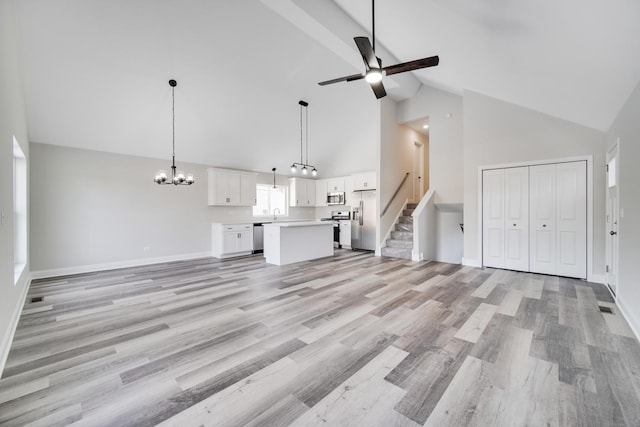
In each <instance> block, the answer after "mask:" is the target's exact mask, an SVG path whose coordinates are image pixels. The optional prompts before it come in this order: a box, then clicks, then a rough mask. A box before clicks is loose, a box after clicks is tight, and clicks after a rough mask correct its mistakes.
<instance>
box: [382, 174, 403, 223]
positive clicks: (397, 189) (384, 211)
mask: <svg viewBox="0 0 640 427" xmlns="http://www.w3.org/2000/svg"><path fill="white" fill-rule="evenodd" d="M407 178H409V172H407V173H406V174H405V175H404V178H402V182H401V183H400V185H398V188H396V191H395V192H394V193H393V196H391V199H390V200H389V201H388V202H387V205H386V206H385V207H384V209H382V213H381V214H380V218H382V217H383V216H384V214H386V213H387V211H388V210H389V206H391V203H393V200H394V199H395V198H396V196H397V195H398V193H399V192H400V190H401V189H402V186H403V185H404V183H405V182H407Z"/></svg>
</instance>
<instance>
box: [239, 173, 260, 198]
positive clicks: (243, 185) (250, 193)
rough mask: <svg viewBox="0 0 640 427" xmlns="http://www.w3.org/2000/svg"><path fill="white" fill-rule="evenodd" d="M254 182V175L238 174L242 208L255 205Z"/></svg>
mask: <svg viewBox="0 0 640 427" xmlns="http://www.w3.org/2000/svg"><path fill="white" fill-rule="evenodd" d="M256 180H257V178H256V175H255V174H252V173H241V174H240V204H241V205H242V206H255V205H256Z"/></svg>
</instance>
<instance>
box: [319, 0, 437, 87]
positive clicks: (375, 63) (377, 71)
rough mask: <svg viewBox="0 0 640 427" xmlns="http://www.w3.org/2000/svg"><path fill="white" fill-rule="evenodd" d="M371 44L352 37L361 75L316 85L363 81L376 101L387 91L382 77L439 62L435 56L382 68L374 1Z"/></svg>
mask: <svg viewBox="0 0 640 427" xmlns="http://www.w3.org/2000/svg"><path fill="white" fill-rule="evenodd" d="M371 22H372V26H371V29H372V31H371V42H370V41H369V38H368V37H354V38H353V40H354V41H355V42H356V46H357V47H358V51H360V55H361V56H362V60H363V61H364V65H365V71H364V73H362V74H352V75H350V76H345V77H338V78H337V79H331V80H326V81H324V82H320V83H318V84H319V85H320V86H326V85H330V84H333V83H339V82H352V81H354V80H360V79H363V78H364V79H365V80H366V81H367V83H369V85H371V89H372V90H373V93H374V94H375V96H376V98H377V99H380V98H382V97H384V96H386V95H387V91H386V90H385V89H384V85H383V84H382V77H383V76H390V75H393V74H399V73H405V72H407V71H414V70H419V69H422V68H427V67H435V66H436V65H438V63H439V62H440V58H438V57H437V56H430V57H428V58H422V59H416V60H414V61H409V62H403V63H400V64H396V65H390V66H388V67H382V61H381V60H380V58H378V57H377V56H376V52H375V50H376V14H375V0H371Z"/></svg>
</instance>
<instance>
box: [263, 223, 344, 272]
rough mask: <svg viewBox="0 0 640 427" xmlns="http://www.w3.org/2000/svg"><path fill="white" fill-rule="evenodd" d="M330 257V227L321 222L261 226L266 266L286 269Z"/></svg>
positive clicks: (331, 237)
mask: <svg viewBox="0 0 640 427" xmlns="http://www.w3.org/2000/svg"><path fill="white" fill-rule="evenodd" d="M332 255H333V224H332V223H331V222H328V221H325V222H322V221H300V222H276V223H271V224H264V257H265V258H266V261H267V264H275V265H286V264H293V263H294V262H300V261H307V260H310V259H316V258H323V257H328V256H332Z"/></svg>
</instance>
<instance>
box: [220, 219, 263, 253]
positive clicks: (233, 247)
mask: <svg viewBox="0 0 640 427" xmlns="http://www.w3.org/2000/svg"><path fill="white" fill-rule="evenodd" d="M211 252H212V255H213V256H214V257H216V258H226V257H231V256H239V255H248V254H250V253H251V252H253V224H220V223H215V224H211Z"/></svg>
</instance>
